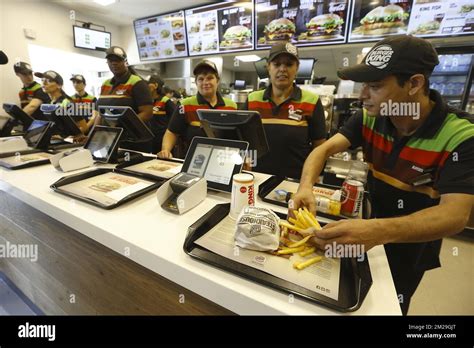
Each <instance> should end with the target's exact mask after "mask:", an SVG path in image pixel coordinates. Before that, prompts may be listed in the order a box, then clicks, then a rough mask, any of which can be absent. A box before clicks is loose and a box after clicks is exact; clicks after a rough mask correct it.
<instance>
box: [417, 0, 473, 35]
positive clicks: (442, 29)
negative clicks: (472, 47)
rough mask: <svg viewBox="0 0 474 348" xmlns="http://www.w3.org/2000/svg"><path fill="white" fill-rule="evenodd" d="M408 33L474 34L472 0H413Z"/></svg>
mask: <svg viewBox="0 0 474 348" xmlns="http://www.w3.org/2000/svg"><path fill="white" fill-rule="evenodd" d="M408 33H409V34H412V35H417V36H424V37H432V36H451V35H466V34H474V0H456V1H455V0H415V3H414V4H413V8H412V10H411V15H410V22H409V23H408Z"/></svg>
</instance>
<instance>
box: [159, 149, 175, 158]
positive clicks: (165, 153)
mask: <svg viewBox="0 0 474 348" xmlns="http://www.w3.org/2000/svg"><path fill="white" fill-rule="evenodd" d="M157 156H158V158H163V159H171V158H173V155H172V154H171V152H170V151H168V150H161V151H160V152H158V154H157Z"/></svg>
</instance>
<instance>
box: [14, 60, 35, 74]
mask: <svg viewBox="0 0 474 348" xmlns="http://www.w3.org/2000/svg"><path fill="white" fill-rule="evenodd" d="M13 70H15V73H16V74H31V73H32V72H33V69H31V65H30V64H29V63H26V62H16V63H15V64H13Z"/></svg>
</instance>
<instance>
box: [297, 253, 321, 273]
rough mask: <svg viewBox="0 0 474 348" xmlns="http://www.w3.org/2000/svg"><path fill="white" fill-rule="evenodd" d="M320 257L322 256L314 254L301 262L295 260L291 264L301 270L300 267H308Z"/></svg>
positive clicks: (319, 259)
mask: <svg viewBox="0 0 474 348" xmlns="http://www.w3.org/2000/svg"><path fill="white" fill-rule="evenodd" d="M322 259H323V257H322V256H316V257H313V258H311V259H309V260H306V261H303V262H295V263H294V264H293V267H294V268H296V269H298V270H300V271H301V270H302V269H305V268H306V267H309V266H311V265H313V264H315V263H316V262H319V261H321V260H322Z"/></svg>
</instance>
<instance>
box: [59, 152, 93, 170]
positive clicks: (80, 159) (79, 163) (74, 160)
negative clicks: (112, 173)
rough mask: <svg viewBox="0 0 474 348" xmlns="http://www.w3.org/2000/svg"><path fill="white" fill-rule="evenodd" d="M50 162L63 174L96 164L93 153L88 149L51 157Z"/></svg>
mask: <svg viewBox="0 0 474 348" xmlns="http://www.w3.org/2000/svg"><path fill="white" fill-rule="evenodd" d="M50 161H51V164H52V165H53V166H54V168H56V169H57V170H60V171H63V172H69V171H71V170H77V169H82V168H87V167H90V166H92V165H93V164H94V160H93V159H92V154H91V152H90V151H89V150H86V149H74V150H70V151H65V152H61V153H58V154H56V155H54V156H53V157H51V158H50Z"/></svg>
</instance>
